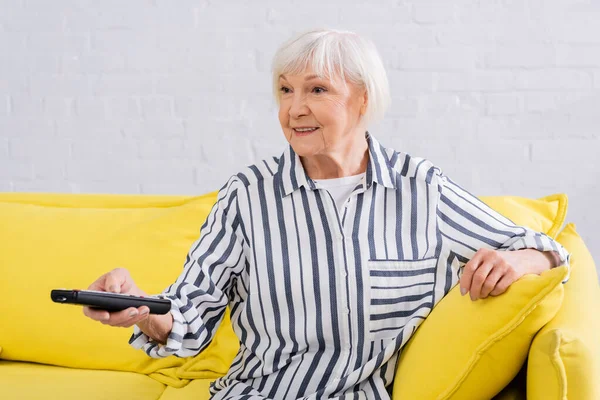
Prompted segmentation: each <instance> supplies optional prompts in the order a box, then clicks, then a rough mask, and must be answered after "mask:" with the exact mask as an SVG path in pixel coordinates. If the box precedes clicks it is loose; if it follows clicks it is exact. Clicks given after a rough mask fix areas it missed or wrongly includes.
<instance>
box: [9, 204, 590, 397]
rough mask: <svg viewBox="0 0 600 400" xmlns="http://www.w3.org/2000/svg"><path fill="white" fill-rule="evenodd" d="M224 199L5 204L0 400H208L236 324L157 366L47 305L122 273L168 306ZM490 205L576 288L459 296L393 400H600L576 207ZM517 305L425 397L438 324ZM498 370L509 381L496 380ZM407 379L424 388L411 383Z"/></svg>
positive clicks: (77, 313)
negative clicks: (536, 235)
mask: <svg viewBox="0 0 600 400" xmlns="http://www.w3.org/2000/svg"><path fill="white" fill-rule="evenodd" d="M215 199H216V193H215V192H213V193H209V194H206V195H202V196H144V195H106V194H98V195H82V194H58V193H0V221H1V223H0V274H1V276H2V279H0V292H1V293H2V294H3V297H4V299H3V301H2V302H1V303H0V304H1V305H0V399H40V398H47V399H58V398H60V399H78V400H79V399H161V400H176V399H204V398H208V397H209V393H208V388H209V385H210V382H211V381H212V380H214V379H215V378H216V377H218V376H222V375H224V374H225V372H226V371H227V369H228V367H229V364H230V362H231V360H232V359H233V357H234V355H235V353H236V351H237V347H238V342H237V339H236V337H235V335H234V334H233V331H232V329H231V325H230V323H229V320H228V317H227V316H226V318H225V320H224V321H223V323H222V324H221V327H220V328H219V331H218V332H217V336H216V337H215V339H214V340H213V342H212V343H211V345H210V346H209V347H208V348H207V349H206V350H205V351H204V352H202V353H201V354H199V355H198V356H196V357H190V358H187V359H181V358H177V357H169V358H166V359H161V360H154V359H151V358H148V357H147V356H146V355H145V354H144V353H143V352H141V351H136V350H134V349H132V348H131V347H130V346H129V345H128V344H127V341H128V339H129V336H130V334H131V329H122V328H111V327H107V326H104V325H101V324H99V323H96V322H93V321H91V320H89V319H87V318H85V317H84V316H83V314H82V312H81V308H80V307H76V306H66V305H58V304H54V303H52V302H51V301H50V296H49V293H50V290H51V289H54V288H61V287H62V288H86V287H87V285H89V284H90V283H91V282H92V281H93V280H95V279H96V278H97V277H98V276H99V275H101V274H102V273H104V272H106V271H107V270H110V269H112V268H116V267H119V266H122V267H126V268H128V269H129V270H130V271H131V273H132V275H133V278H134V280H135V281H136V282H137V283H138V285H140V287H142V288H143V289H144V290H146V291H147V292H150V293H159V292H161V291H162V290H164V289H165V288H166V286H168V285H169V283H171V282H172V281H174V280H175V278H176V277H177V275H178V274H179V273H180V271H181V268H182V265H183V262H184V260H185V256H186V254H187V251H188V249H189V247H190V246H191V244H192V243H193V241H194V240H196V238H197V237H198V234H199V230H200V227H201V225H202V224H203V222H204V219H205V218H206V216H207V215H208V213H209V211H210V209H211V207H212V205H213V204H214V202H215ZM482 200H483V201H484V202H486V203H487V204H488V205H490V206H491V207H492V208H494V209H496V210H497V211H499V212H500V213H502V214H504V215H506V216H507V217H508V218H510V219H512V220H513V221H514V222H516V223H517V224H521V225H525V226H529V227H531V228H532V229H536V230H538V231H542V232H544V233H546V234H548V235H549V236H551V237H555V238H557V240H558V241H559V242H560V243H561V244H563V245H564V246H565V247H566V248H567V250H569V251H570V252H571V254H572V259H571V275H570V280H569V281H568V282H567V283H566V284H565V285H562V284H560V280H561V278H563V277H564V276H566V267H561V268H562V269H556V270H555V271H549V272H548V273H544V274H542V276H541V277H537V276H527V277H524V279H522V280H520V281H519V282H516V283H515V284H514V285H513V286H514V287H511V288H510V289H509V291H507V293H505V294H504V295H502V296H499V297H497V298H496V299H486V300H483V301H479V302H476V303H477V305H472V304H470V303H469V302H470V300H467V297H468V296H466V297H464V298H463V297H460V296H459V295H458V294H457V293H456V291H455V290H453V291H452V292H451V293H450V295H449V296H447V298H445V299H444V300H442V302H440V304H439V305H438V306H436V308H435V309H434V310H433V311H432V313H431V315H430V316H429V318H428V319H427V320H426V321H425V323H424V324H423V325H422V326H421V327H420V328H419V330H417V332H416V333H415V334H414V335H413V338H412V339H411V341H409V344H408V345H407V346H406V349H405V350H403V353H402V356H401V362H400V363H399V368H398V370H397V375H396V379H397V381H396V382H395V385H394V395H393V397H394V398H395V399H398V398H402V399H405V398H409V399H410V398H418V399H424V400H427V398H432V399H434V398H435V399H479V398H486V397H487V398H489V397H491V396H494V395H495V397H494V398H496V399H519V398H525V394H527V398H531V399H566V398H569V399H586V400H587V399H590V400H592V399H600V340H599V339H598V338H599V337H600V321H599V315H598V309H600V289H599V287H598V277H597V275H596V270H595V266H594V262H593V260H592V257H591V255H590V253H589V251H588V250H587V248H586V247H585V244H584V243H583V241H582V240H581V238H580V237H579V236H578V235H577V232H576V230H575V227H574V225H572V224H569V225H567V226H566V227H565V228H564V229H562V227H563V223H564V220H565V216H566V209H567V199H566V196H565V195H551V196H547V197H544V198H541V199H526V198H520V197H511V196H500V197H486V198H482ZM536 285H537V286H536ZM538 293H542V294H543V296H542V295H538ZM518 296H520V299H521V301H522V302H523V304H519V305H518V307H516V308H515V310H516V311H515V315H514V316H512V315H508V316H507V321H510V324H503V325H502V326H500V327H498V328H494V329H495V330H494V331H493V332H491V331H490V332H483V330H481V332H480V330H478V326H481V327H483V326H485V324H481V325H477V324H476V326H474V327H473V329H471V330H470V332H471V333H472V332H476V333H477V335H479V338H470V339H467V338H466V336H465V340H464V341H463V342H464V343H461V346H462V345H464V346H465V347H464V349H462V348H461V350H460V354H465V355H467V356H468V357H465V363H466V362H467V361H468V365H467V364H465V366H464V368H463V366H462V365H460V364H457V363H460V362H462V361H460V360H459V359H457V358H456V357H451V356H444V357H441V359H439V360H437V361H436V365H437V366H440V368H446V370H448V371H450V373H449V374H446V375H447V376H444V377H441V376H439V377H438V378H432V377H431V376H429V377H428V378H427V379H429V380H430V381H431V379H434V380H436V383H437V384H440V385H441V384H442V383H440V382H442V381H443V380H444V379H446V380H448V383H443V385H445V386H444V387H443V390H442V388H440V389H439V391H438V392H436V393H430V394H423V393H425V392H423V391H422V390H423V386H428V387H430V388H431V387H435V385H423V384H422V382H421V381H420V380H419V379H421V378H422V379H425V378H423V375H425V374H421V373H420V372H419V371H421V370H426V369H427V368H429V367H430V366H428V365H427V364H424V363H423V362H422V361H421V360H422V359H423V358H424V355H425V354H426V352H427V351H430V352H431V351H434V350H435V349H436V345H440V343H441V340H439V341H438V340H436V337H435V332H436V331H437V329H438V328H437V325H436V324H438V325H439V324H442V325H441V326H447V325H443V324H452V323H453V322H452V321H453V319H452V318H450V319H449V318H448V316H449V315H452V314H451V313H455V314H456V308H460V314H461V318H467V321H468V318H479V319H481V316H480V315H481V312H482V311H483V312H484V314H483V315H484V319H485V318H488V316H487V315H488V314H489V313H488V314H485V310H494V307H496V309H499V310H500V309H502V310H506V309H507V307H508V306H511V305H514V304H516V303H518V301H517V297H518ZM534 298H535V299H534ZM530 299H533V300H531V301H529V300H530ZM488 300H489V301H488ZM461 302H462V303H461ZM486 302H487V303H486ZM494 302H495V303H494ZM541 311H543V312H541ZM477 313H480V314H477ZM536 313H537V314H536ZM477 315H479V316H477ZM494 318H496V320H497V319H498V318H500V317H499V316H494V315H490V316H489V319H490V321H492V320H494ZM526 321H529V322H528V323H526ZM536 323H537V325H535V324H536ZM527 329H529V330H527ZM477 335H475V336H477ZM511 335H512V336H511ZM428 338H429V339H428ZM431 338H432V339H431ZM477 340H479V341H477ZM469 346H470V347H469ZM503 346H504V347H503ZM507 346H508V347H507ZM519 346H520V347H519ZM507 348H508V349H514V350H508V351H507V350H506V349H507ZM440 349H442V348H440ZM519 349H521V350H519ZM436 351H437V350H436ZM471 353H472V354H471ZM503 353H510V354H511V355H510V357H502V354H503ZM435 354H438V353H435ZM439 354H443V349H442V350H440V352H439ZM499 355H500V356H499ZM458 358H460V357H458ZM403 361H404V363H403ZM491 367H492V368H493V367H499V368H497V370H498V371H501V372H499V373H497V374H494V376H493V377H492V376H489V375H490V374H489V373H488V372H487V371H489V370H490V368H491ZM454 371H456V374H455V375H452V374H453V373H454ZM411 373H413V374H417V376H416V378H414V379H413V378H411V379H408V378H406V379H405V377H408V376H409V375H410V374H411ZM419 374H420V375H419ZM513 378H514V379H513ZM503 388H504V389H503ZM419 390H421V392H419ZM435 390H438V389H435ZM499 392H500V393H499ZM400 393H402V394H403V395H402V396H401V395H400ZM419 393H421V394H419ZM411 396H412V397H411Z"/></svg>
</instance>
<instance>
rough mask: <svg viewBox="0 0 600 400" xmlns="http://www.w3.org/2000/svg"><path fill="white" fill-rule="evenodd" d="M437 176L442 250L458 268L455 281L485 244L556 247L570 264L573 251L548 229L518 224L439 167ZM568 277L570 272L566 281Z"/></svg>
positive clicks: (501, 247) (505, 248) (488, 246)
mask: <svg viewBox="0 0 600 400" xmlns="http://www.w3.org/2000/svg"><path fill="white" fill-rule="evenodd" d="M437 177H438V190H439V202H438V207H437V221H438V235H439V239H440V242H441V247H442V249H441V254H442V256H443V257H448V263H447V265H448V266H449V267H450V266H451V265H452V266H453V267H454V268H456V269H457V270H456V271H452V275H453V276H454V279H452V280H453V283H454V284H455V283H456V282H457V281H458V279H459V278H460V276H459V274H460V273H461V270H462V268H460V267H463V266H464V265H465V264H466V263H467V262H468V261H469V260H470V259H471V258H472V257H473V256H474V255H475V253H476V252H477V250H479V249H481V248H486V249H494V250H499V251H513V250H521V249H536V250H539V251H554V252H556V253H558V255H559V256H560V261H561V264H560V265H566V266H567V267H569V265H570V264H569V262H570V254H569V253H568V252H567V251H566V250H565V248H564V247H563V246H562V245H560V243H558V242H556V241H555V240H554V239H552V238H551V237H549V236H548V235H546V234H545V233H542V232H536V231H534V230H532V229H529V228H527V227H524V226H518V225H516V224H515V223H513V222H512V221H511V220H510V219H508V218H506V217H505V216H503V215H502V214H500V213H498V212H497V211H495V210H494V209H492V208H491V207H489V206H488V205H487V204H485V203H484V202H483V201H481V200H479V199H478V198H477V197H476V196H474V195H473V194H471V193H469V192H468V191H466V190H465V189H463V188H462V187H460V186H459V185H458V184H457V183H456V182H454V181H453V180H452V179H450V178H449V177H447V176H446V175H444V173H443V172H441V171H439V170H438V173H437ZM453 261H455V262H453ZM456 261H457V262H456ZM569 268H570V267H569ZM568 279H569V277H568V275H567V277H566V278H565V280H564V281H563V283H565V282H566V281H567V280H568ZM454 284H453V285H452V286H454Z"/></svg>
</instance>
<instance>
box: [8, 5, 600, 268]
mask: <svg viewBox="0 0 600 400" xmlns="http://www.w3.org/2000/svg"><path fill="white" fill-rule="evenodd" d="M0 10H2V11H1V12H0V77H1V78H0V190H2V191H58V192H74V193H79V192H82V193H83V192H95V193H102V192H111V193H164V194H167V193H172V194H184V193H185V194H197V193H204V192H207V191H212V190H215V189H218V188H219V187H220V186H221V185H222V184H223V183H224V182H225V181H226V180H227V178H228V177H229V176H230V175H231V174H233V173H235V172H236V171H237V170H239V169H240V168H241V167H243V166H244V165H247V164H250V163H253V162H256V161H258V160H260V159H261V158H264V157H268V156H271V155H278V154H280V153H281V151H282V149H283V147H284V144H285V141H284V139H283V137H282V135H281V133H280V131H279V125H278V121H277V110H276V106H275V102H274V101H273V99H272V98H271V86H270V82H271V77H270V74H269V70H270V64H271V59H272V57H273V54H274V52H275V50H276V48H277V46H278V45H279V44H280V43H281V42H282V41H284V40H285V39H287V38H288V37H289V36H290V35H291V34H293V33H296V32H299V31H302V30H305V29H308V28H313V27H322V26H328V27H334V28H340V29H348V30H354V31H357V32H358V33H360V34H363V35H365V36H367V37H370V38H371V39H372V40H373V41H374V42H375V43H376V45H377V47H378V49H379V51H380V53H381V55H382V57H383V59H384V62H385V65H386V68H387V71H388V74H389V79H390V84H391V89H392V97H393V103H392V108H391V109H390V111H389V112H388V114H387V117H386V119H385V120H384V121H383V122H381V123H379V124H377V125H376V126H373V127H372V128H371V130H372V132H374V134H376V136H377V137H378V138H379V139H380V140H381V141H382V142H383V143H384V144H386V145H389V146H391V147H394V148H397V149H400V150H404V151H407V152H409V153H412V154H414V155H418V156H424V157H427V158H430V159H431V160H432V161H434V162H435V163H436V164H438V165H439V166H440V167H442V168H443V169H444V171H445V172H446V173H447V174H448V175H450V176H452V177H453V178H454V179H455V180H456V181H457V182H460V183H462V184H463V186H465V187H466V188H468V189H469V190H471V191H472V192H473V193H475V194H477V195H500V194H510V195H521V196H528V197H540V196H543V195H547V194H550V193H556V192H565V193H567V194H568V195H569V197H570V212H569V216H568V220H569V221H573V222H575V223H576V224H577V226H578V229H579V230H580V232H581V234H582V235H583V237H584V239H586V241H587V242H588V246H589V248H590V249H592V252H593V253H594V257H595V259H596V260H597V261H598V264H599V265H600V230H598V229H597V227H598V226H600V211H599V210H598V206H597V204H598V198H599V196H600V157H598V153H600V24H598V21H600V7H598V5H597V4H596V2H594V1H579V0H557V1H544V0H523V1H514V2H504V1H494V2H485V1H469V0H447V1H442V0H427V1H417V0H403V1H391V0H389V1H388V0H384V1H381V2H376V3H368V2H365V1H354V2H348V1H342V0H333V1H329V2H326V3H323V2H322V1H316V0H305V1H292V2H279V1H274V0H262V1H259V2H252V3H250V2H242V1H237V2H235V1H234V2H214V1H208V0H198V1H184V2H168V1H165V0H153V1H147V0H132V1H125V2H122V1H116V0H110V1H109V0H106V1H101V2H83V3H81V2H80V1H78V0H56V1H53V2H45V1H40V0H20V1H11V0H0Z"/></svg>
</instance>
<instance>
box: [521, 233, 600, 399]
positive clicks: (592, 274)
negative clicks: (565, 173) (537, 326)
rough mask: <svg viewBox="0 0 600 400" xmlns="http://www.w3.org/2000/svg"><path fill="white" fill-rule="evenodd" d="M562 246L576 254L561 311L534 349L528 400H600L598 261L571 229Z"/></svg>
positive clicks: (529, 372) (561, 236)
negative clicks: (596, 265) (596, 262)
mask: <svg viewBox="0 0 600 400" xmlns="http://www.w3.org/2000/svg"><path fill="white" fill-rule="evenodd" d="M557 240H558V241H559V242H560V243H561V244H562V245H563V246H564V247H565V248H566V249H567V250H568V251H569V252H570V253H571V254H572V258H571V277H570V279H569V282H568V283H567V284H566V285H565V288H564V291H565V293H564V300H563V305H562V307H561V309H560V310H559V311H558V313H557V314H556V316H555V317H554V319H553V320H552V321H550V322H549V323H548V324H547V325H546V326H544V327H543V328H542V329H541V330H540V332H539V333H538V334H537V335H536V337H535V339H534V340H533V342H532V344H531V349H530V352H529V360H528V374H527V398H528V399H534V400H536V399H540V400H542V399H543V400H546V399H556V400H558V399H567V398H569V399H600V314H598V310H600V287H599V286H598V276H597V273H596V267H595V265H594V260H593V259H592V256H591V254H590V252H589V250H588V249H587V247H586V246H585V243H584V242H583V239H581V237H580V236H579V235H578V234H577V231H576V230H575V225H574V224H568V225H567V226H566V227H565V229H564V230H563V231H562V232H561V233H560V234H559V235H558V238H557Z"/></svg>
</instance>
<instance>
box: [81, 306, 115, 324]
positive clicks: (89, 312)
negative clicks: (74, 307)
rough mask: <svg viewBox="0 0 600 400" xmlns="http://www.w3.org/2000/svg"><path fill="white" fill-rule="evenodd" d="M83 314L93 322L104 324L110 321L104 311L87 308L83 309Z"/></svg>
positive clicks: (107, 313) (106, 312)
mask: <svg viewBox="0 0 600 400" xmlns="http://www.w3.org/2000/svg"><path fill="white" fill-rule="evenodd" d="M83 314H84V315H85V316H86V317H88V318H91V319H93V320H94V321H100V322H106V321H108V320H109V319H110V313H109V312H108V311H105V310H97V309H93V308H91V307H88V306H84V307H83Z"/></svg>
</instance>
